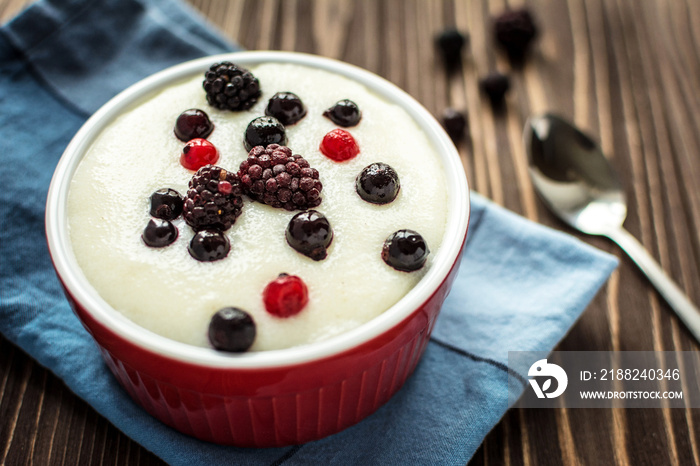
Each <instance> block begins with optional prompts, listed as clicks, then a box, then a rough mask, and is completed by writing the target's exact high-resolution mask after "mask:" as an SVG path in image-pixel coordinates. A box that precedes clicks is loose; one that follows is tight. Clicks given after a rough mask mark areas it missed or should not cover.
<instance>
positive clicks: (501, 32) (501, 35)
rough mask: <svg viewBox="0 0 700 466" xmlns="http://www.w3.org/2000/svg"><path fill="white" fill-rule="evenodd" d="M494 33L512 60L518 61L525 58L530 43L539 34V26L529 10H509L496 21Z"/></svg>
mask: <svg viewBox="0 0 700 466" xmlns="http://www.w3.org/2000/svg"><path fill="white" fill-rule="evenodd" d="M494 33H495V35H496V41H497V42H498V43H499V44H500V45H501V46H502V47H503V48H504V49H505V50H506V53H507V54H508V57H509V58H510V59H511V61H513V62H516V63H518V62H521V61H522V60H523V59H524V57H525V53H526V52H527V49H528V47H529V46H530V43H531V42H532V40H533V39H534V38H535V37H536V36H537V26H536V25H535V22H534V20H533V19H532V15H531V14H530V11H529V10H527V9H524V8H523V9H519V10H509V11H506V12H504V13H503V14H501V15H499V16H498V17H497V18H496V20H495V21H494Z"/></svg>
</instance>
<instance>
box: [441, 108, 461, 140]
mask: <svg viewBox="0 0 700 466" xmlns="http://www.w3.org/2000/svg"><path fill="white" fill-rule="evenodd" d="M441 120H442V126H443V127H444V128H445V131H447V134H448V135H449V136H450V138H451V139H452V141H453V142H458V141H460V140H462V138H464V130H465V129H466V127H467V117H466V116H465V114H464V113H462V112H460V111H458V110H455V109H454V108H447V109H445V111H444V112H443V113H442V119H441Z"/></svg>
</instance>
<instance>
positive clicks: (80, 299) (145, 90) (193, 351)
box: [45, 51, 470, 369]
mask: <svg viewBox="0 0 700 466" xmlns="http://www.w3.org/2000/svg"><path fill="white" fill-rule="evenodd" d="M221 61H231V62H235V63H237V64H240V65H242V66H254V65H257V64H262V63H270V62H274V63H293V64H298V65H304V66H309V67H312V68H318V69H322V70H326V71H331V72H334V73H338V74H341V75H343V76H346V77H348V78H350V79H353V80H355V81H359V82H360V83H362V84H364V85H365V86H366V87H368V88H369V89H371V90H372V91H374V92H375V93H377V94H379V95H381V96H384V97H385V98H387V99H388V100H390V101H392V102H393V103H396V104H398V105H399V106H401V107H402V108H403V109H404V110H406V111H407V112H408V113H409V115H411V117H412V118H413V119H414V120H415V121H416V123H417V124H418V125H419V127H421V128H422V129H423V130H424V131H425V132H426V134H427V136H428V138H429V140H430V142H431V143H432V144H433V145H434V146H435V149H436V150H437V152H438V154H439V155H440V157H441V162H442V163H443V166H444V168H445V176H446V181H447V187H448V189H447V192H448V219H447V225H446V228H445V233H444V237H443V241H442V244H441V246H440V248H439V250H438V252H437V253H436V255H435V257H434V259H433V261H432V264H431V266H430V269H429V270H428V271H427V272H426V274H425V276H423V278H421V280H420V281H419V282H418V284H417V285H416V286H415V287H414V288H412V289H411V290H410V291H409V292H408V293H407V294H406V295H405V296H404V297H403V298H401V299H400V300H399V301H398V302H397V303H396V304H394V305H393V306H392V307H390V308H389V309H387V310H386V311H385V312H384V313H382V314H380V315H379V316H377V317H375V318H374V319H372V320H370V321H368V322H366V323H364V324H362V325H360V326H359V327H357V328H355V329H353V330H350V331H347V332H344V333H342V334H339V335H336V336H334V337H331V338H329V339H327V340H323V341H320V342H314V343H310V344H307V345H301V346H296V347H292V348H286V349H281V350H269V351H260V352H248V353H238V354H230V353H223V352H220V351H216V350H214V349H212V348H203V347H197V346H193V345H189V344H186V343H181V342H178V341H175V340H171V339H169V338H166V337H163V336H160V335H158V334H156V333H154V332H152V331H150V330H147V329H145V328H143V327H141V326H139V325H138V324H136V323H134V322H132V321H131V320H129V319H127V318H126V317H124V316H123V315H122V314H121V313H119V312H118V311H116V310H115V309H113V308H112V307H111V306H109V305H108V304H107V303H106V302H105V301H104V300H103V299H102V298H101V297H100V296H99V295H98V293H97V292H96V291H95V290H94V288H93V287H92V285H90V283H89V282H88V280H87V278H86V277H85V276H84V274H83V273H82V270H81V268H80V266H79V265H78V263H77V260H76V258H75V256H74V254H73V251H72V246H71V241H70V235H69V232H68V220H67V215H66V210H67V198H68V191H69V187H70V184H71V183H70V181H71V179H72V177H73V175H74V173H75V170H76V168H77V166H78V164H79V163H80V161H81V160H82V157H83V156H84V154H85V152H86V151H87V149H88V148H89V147H90V145H91V144H92V142H93V141H94V139H95V138H96V137H97V135H98V134H99V133H100V131H101V130H102V127H103V125H104V124H106V123H108V122H110V121H111V120H112V119H113V118H115V117H116V116H117V115H118V114H119V113H120V112H121V111H123V110H124V109H126V108H128V107H129V106H130V105H133V104H134V103H135V102H138V101H139V100H140V99H143V98H144V97H146V96H148V95H149V94H151V93H152V92H154V91H156V90H157V89H158V87H160V86H161V85H164V84H167V83H168V82H173V81H176V80H179V79H184V78H186V77H188V76H194V75H196V74H197V73H201V74H202V75H203V73H204V71H205V70H206V69H208V68H209V66H210V65H211V64H212V63H215V62H221ZM469 214H470V202H469V186H468V182H467V179H466V175H465V172H464V167H463V166H462V163H461V159H460V156H459V153H458V152H457V149H456V148H455V146H454V144H453V143H452V141H451V139H450V138H449V136H448V135H447V133H446V132H445V131H444V129H443V128H442V126H441V125H440V124H439V123H438V122H437V120H436V119H435V118H434V117H433V116H432V115H431V114H430V112H428V110H426V109H425V108H424V107H423V106H422V105H421V104H420V103H418V101H417V100H415V99H414V98H413V97H411V96H410V95H409V94H408V93H406V92H405V91H403V90H402V89H400V88H399V87H398V86H396V85H394V84H393V83H391V82H389V81H387V80H386V79H384V78H382V77H380V76H378V75H375V74H373V73H371V72H370V71H367V70H364V69H362V68H360V67H357V66H355V65H351V64H348V63H345V62H341V61H338V60H335V59H331V58H326V57H321V56H317V55H311V54H305V53H298V52H278V51H247V52H232V53H226V54H219V55H211V56H207V57H202V58H198V59H194V60H190V61H187V62H184V63H181V64H178V65H175V66H172V67H170V68H167V69H165V70H162V71H160V72H157V73H155V74H153V75H151V76H149V77H147V78H144V79H143V80H141V81H139V82H137V83H135V84H133V85H131V86H130V87H128V88H127V89H125V90H124V91H122V92H121V93H119V94H118V95H116V96H115V97H113V98H112V99H111V100H109V101H108V102H107V103H106V104H104V105H103V106H102V107H101V108H100V109H99V110H97V111H96V112H95V113H94V114H93V115H92V116H91V117H90V118H89V119H88V120H87V121H86V122H85V123H84V124H83V126H82V127H81V128H80V129H79V130H78V132H77V133H76V134H75V136H74V137H73V139H72V140H71V142H70V143H69V144H68V146H67V147H66V149H65V151H64V153H63V155H62V156H61V158H60V160H59V162H58V165H57V166H56V169H55V172H54V175H53V178H52V180H51V184H50V186H49V191H48V196H47V202H46V215H45V222H46V236H47V242H48V247H49V253H50V255H51V259H52V261H53V264H54V268H55V269H56V273H57V274H58V276H59V278H60V280H61V281H62V283H63V285H64V287H65V289H66V291H67V292H68V293H69V294H70V295H71V297H72V298H73V299H74V300H75V301H76V303H77V304H78V305H79V306H81V307H82V308H83V309H84V310H85V312H87V313H89V315H90V316H91V317H92V318H93V319H94V320H95V321H97V322H98V323H99V324H102V325H104V326H105V327H106V328H108V329H110V331H112V332H113V333H115V334H117V335H118V336H119V337H121V338H123V339H124V340H126V341H129V342H130V343H132V344H135V345H136V346H138V347H141V348H143V349H146V350H149V351H151V352H154V353H156V354H158V355H161V356H164V357H166V358H170V359H175V360H178V361H181V362H185V363H190V364H195V365H199V366H205V367H212V368H224V369H259V368H276V367H282V366H291V365H298V364H302V363H307V362H310V361H314V360H319V359H324V358H327V357H331V356H334V355H338V354H340V353H343V352H345V351H347V350H350V349H352V348H354V347H357V346H359V345H362V344H363V343H367V342H369V341H371V340H373V339H374V338H376V337H378V336H380V335H381V334H383V333H385V332H387V331H389V330H390V329H392V328H394V327H395V326H397V325H398V324H399V323H401V322H402V321H403V320H404V319H406V318H407V317H409V316H410V315H411V314H412V313H413V312H414V311H416V310H417V309H419V308H420V306H421V305H423V303H425V302H426V301H427V300H428V299H430V297H431V296H432V295H433V294H434V293H435V292H436V290H438V289H439V287H440V286H441V284H442V283H443V282H444V281H445V280H446V279H447V276H448V274H449V272H450V270H451V268H452V267H453V266H454V265H455V263H456V262H457V260H458V256H459V254H460V251H461V249H462V246H463V244H464V241H465V238H466V233H467V227H468V221H469Z"/></svg>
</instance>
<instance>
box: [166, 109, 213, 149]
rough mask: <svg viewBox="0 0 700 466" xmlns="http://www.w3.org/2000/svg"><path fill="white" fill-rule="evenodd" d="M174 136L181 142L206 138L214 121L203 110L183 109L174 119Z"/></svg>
mask: <svg viewBox="0 0 700 466" xmlns="http://www.w3.org/2000/svg"><path fill="white" fill-rule="evenodd" d="M174 131H175V136H177V138H178V139H179V140H181V141H183V142H187V141H189V140H190V139H194V138H206V137H207V136H209V135H210V134H211V132H212V131H214V123H212V122H211V120H210V119H209V115H207V114H206V113H205V112H204V111H203V110H200V109H198V108H191V109H189V110H185V111H184V112H182V113H181V114H180V116H178V117H177V120H176V121H175V129H174Z"/></svg>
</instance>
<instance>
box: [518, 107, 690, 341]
mask: <svg viewBox="0 0 700 466" xmlns="http://www.w3.org/2000/svg"><path fill="white" fill-rule="evenodd" d="M523 138H524V142H525V150H526V151H527V155H528V158H529V164H530V176H531V177H532V181H533V183H534V185H535V189H536V190H537V192H538V193H539V195H540V197H541V198H542V199H543V200H544V202H545V204H547V205H548V206H549V207H550V209H551V210H552V211H553V212H554V213H555V214H556V215H557V216H558V217H559V218H561V219H562V220H563V221H564V222H566V223H568V224H569V225H571V226H572V227H574V228H576V229H578V230H580V231H582V232H584V233H587V234H589V235H602V236H607V237H608V238H610V239H611V240H613V241H614V242H616V243H617V244H618V245H619V246H620V247H621V248H622V249H623V250H624V251H625V252H626V253H627V254H628V255H629V256H630V258H632V260H633V261H634V262H635V263H636V264H637V265H638V266H639V268H640V269H641V270H642V272H644V273H645V274H646V276H647V277H648V278H649V280H650V281H651V283H652V284H653V285H654V286H655V287H656V289H657V290H658V291H659V293H660V294H661V295H662V296H663V297H664V298H665V299H666V301H667V302H668V303H669V304H670V305H671V307H672V308H673V310H674V311H675V312H676V314H677V315H678V317H680V319H681V320H682V321H683V322H684V323H685V325H686V326H687V327H688V329H689V330H690V331H691V332H692V334H693V335H694V336H695V338H696V339H697V340H698V341H700V310H698V308H697V307H695V306H694V305H693V303H691V302H690V300H689V299H688V298H687V297H686V296H685V295H684V294H683V292H682V291H681V290H680V288H678V286H677V285H676V284H675V283H674V282H673V281H672V280H671V279H670V278H669V276H668V275H666V273H665V272H664V271H663V270H662V269H661V266H659V264H658V263H657V262H656V261H655V260H654V259H653V258H652V257H651V255H649V253H648V252H647V251H646V250H645V249H644V246H642V245H641V244H640V243H639V241H637V240H636V239H635V238H634V236H632V235H631V234H630V233H629V232H628V231H627V230H625V229H624V228H623V227H622V224H623V222H624V221H625V217H626V216H627V202H626V199H625V194H624V191H623V189H622V185H621V184H620V181H619V180H618V178H617V176H616V174H615V172H614V171H613V169H612V167H611V166H610V164H609V163H608V161H607V159H606V158H605V156H604V155H603V152H602V151H601V150H600V149H599V148H598V146H597V145H596V143H595V142H593V140H591V139H590V138H589V137H588V136H586V135H585V134H583V133H582V132H581V131H579V130H578V129H576V128H575V127H574V126H572V125H571V124H570V123H568V122H566V121H565V120H563V119H561V118H559V117H557V116H555V115H551V114H545V115H540V116H535V117H531V118H530V119H528V121H527V123H526V124H525V130H524V133H523Z"/></svg>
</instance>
